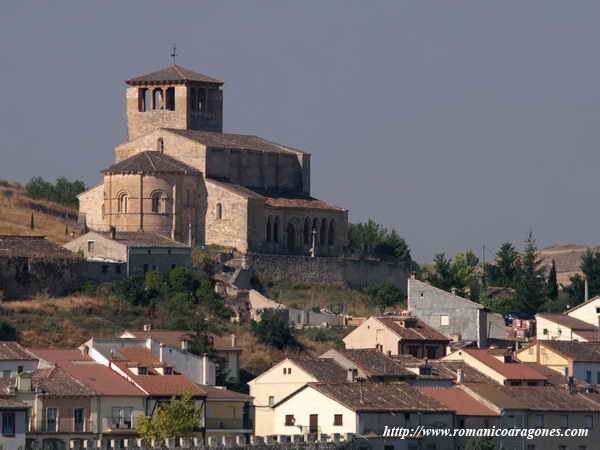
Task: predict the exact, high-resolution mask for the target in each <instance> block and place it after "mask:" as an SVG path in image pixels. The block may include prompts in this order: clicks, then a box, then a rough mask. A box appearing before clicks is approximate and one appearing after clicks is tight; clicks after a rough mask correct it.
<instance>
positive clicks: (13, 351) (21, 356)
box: [0, 341, 38, 378]
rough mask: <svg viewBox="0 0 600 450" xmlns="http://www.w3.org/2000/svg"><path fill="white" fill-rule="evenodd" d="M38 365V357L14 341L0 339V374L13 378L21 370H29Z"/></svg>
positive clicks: (3, 376)
mask: <svg viewBox="0 0 600 450" xmlns="http://www.w3.org/2000/svg"><path fill="white" fill-rule="evenodd" d="M37 367H38V359H37V357H36V356H35V355H33V354H32V353H31V352H30V351H28V350H27V349H26V348H25V347H23V346H22V345H21V344H19V343H18V342H15V341H0V375H1V376H2V378H11V377H12V378H14V377H16V376H17V375H18V374H20V373H22V372H31V371H33V370H35V369H37Z"/></svg>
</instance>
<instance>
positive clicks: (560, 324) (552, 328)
mask: <svg viewBox="0 0 600 450" xmlns="http://www.w3.org/2000/svg"><path fill="white" fill-rule="evenodd" d="M535 320H536V337H537V339H538V340H552V341H579V342H593V341H598V340H600V332H599V331H598V327H597V326H594V325H592V324H590V323H588V322H584V321H583V320H581V319H578V318H576V317H572V316H570V315H567V314H546V313H543V314H536V315H535Z"/></svg>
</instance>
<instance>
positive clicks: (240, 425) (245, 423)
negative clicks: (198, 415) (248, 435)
mask: <svg viewBox="0 0 600 450" xmlns="http://www.w3.org/2000/svg"><path fill="white" fill-rule="evenodd" d="M206 429H207V430H251V429H252V422H251V421H250V420H244V419H232V418H228V419H225V418H219V417H207V418H206Z"/></svg>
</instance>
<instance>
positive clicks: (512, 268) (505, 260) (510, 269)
mask: <svg viewBox="0 0 600 450" xmlns="http://www.w3.org/2000/svg"><path fill="white" fill-rule="evenodd" d="M519 266H520V257H519V253H518V252H517V250H515V247H514V246H513V245H512V243H510V242H504V243H503V244H502V245H501V246H500V249H499V250H498V252H497V253H496V259H495V263H494V264H487V265H486V278H487V282H488V284H489V285H491V286H503V287H514V286H515V282H516V278H517V275H518V273H519V268H520V267H519Z"/></svg>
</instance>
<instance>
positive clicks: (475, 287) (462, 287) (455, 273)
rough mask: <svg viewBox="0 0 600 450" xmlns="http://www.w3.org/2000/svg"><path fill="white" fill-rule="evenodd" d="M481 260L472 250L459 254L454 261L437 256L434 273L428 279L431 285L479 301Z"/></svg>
mask: <svg viewBox="0 0 600 450" xmlns="http://www.w3.org/2000/svg"><path fill="white" fill-rule="evenodd" d="M478 266H479V258H477V256H475V253H474V252H473V251H472V250H468V251H467V252H465V253H457V254H456V255H455V256H454V258H453V259H449V258H446V255H445V254H444V253H439V254H437V255H435V257H434V260H433V273H431V274H430V275H429V277H428V279H427V281H429V283H430V284H432V285H433V286H435V287H437V288H440V289H442V290H444V291H451V290H452V289H456V293H457V295H461V296H465V297H466V296H468V297H469V298H471V299H472V300H475V301H478V300H479V291H480V286H479V273H478V270H477V269H478Z"/></svg>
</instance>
